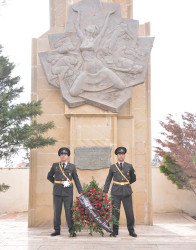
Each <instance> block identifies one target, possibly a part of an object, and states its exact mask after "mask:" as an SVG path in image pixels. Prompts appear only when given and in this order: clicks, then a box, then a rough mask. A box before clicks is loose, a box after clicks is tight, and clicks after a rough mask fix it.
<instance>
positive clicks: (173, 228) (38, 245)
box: [0, 213, 196, 250]
mask: <svg viewBox="0 0 196 250" xmlns="http://www.w3.org/2000/svg"><path fill="white" fill-rule="evenodd" d="M27 216H28V215H27V213H11V214H5V215H0V250H8V249H9V250H15V249H16V250H38V249H39V250H53V249H55V250H60V249H61V250H62V249H71V250H76V249H77V250H83V249H93V250H96V249H100V250H102V249H103V250H106V249H107V250H108V249H118V250H119V249H134V250H137V249H140V250H147V249H148V250H149V249H153V250H155V249H156V250H157V249H158V250H166V249H167V250H171V249H175V250H181V249H183V250H185V249H186V250H193V249H194V250H196V221H195V220H194V219H192V218H191V217H189V216H188V215H186V214H183V213H179V214H172V213H166V214H155V215H154V225H153V226H145V225H137V226H136V233H137V234H138V238H132V237H130V236H129V235H128V231H127V229H126V227H120V230H119V235H118V236H117V237H116V238H111V237H110V236H109V234H108V233H105V236H104V237H101V236H99V235H98V234H94V236H93V237H92V236H89V235H88V231H87V230H85V231H82V232H81V233H78V234H77V237H76V238H69V236H68V235H69V234H68V232H67V229H66V227H65V226H64V227H63V228H62V231H61V235H60V236H56V237H50V236H49V235H50V233H51V232H53V228H52V227H48V226H44V227H37V228H28V226H27Z"/></svg>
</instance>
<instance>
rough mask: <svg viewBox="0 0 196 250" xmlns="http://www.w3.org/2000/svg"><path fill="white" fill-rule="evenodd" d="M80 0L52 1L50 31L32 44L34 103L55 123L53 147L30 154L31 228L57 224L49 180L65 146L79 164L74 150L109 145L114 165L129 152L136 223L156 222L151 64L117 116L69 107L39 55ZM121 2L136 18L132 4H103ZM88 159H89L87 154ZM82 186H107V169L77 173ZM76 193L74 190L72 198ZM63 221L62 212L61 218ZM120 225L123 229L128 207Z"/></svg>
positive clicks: (126, 14)
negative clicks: (121, 150) (122, 151)
mask: <svg viewBox="0 0 196 250" xmlns="http://www.w3.org/2000/svg"><path fill="white" fill-rule="evenodd" d="M77 2H78V1H74V0H73V1H65V0H50V29H49V31H47V32H46V33H45V34H43V35H42V36H41V37H39V38H38V39H33V41H32V100H39V99H42V100H43V102H42V109H43V115H41V116H40V117H38V118H37V120H38V121H39V122H47V121H54V123H55V126H56V128H55V129H53V130H50V131H49V132H48V134H47V136H52V137H55V138H56V139H57V140H58V142H57V143H56V144H55V145H54V146H49V147H45V148H43V149H33V150H31V168H30V187H29V226H39V225H52V224H53V200H52V199H53V197H52V184H51V183H50V182H49V181H48V180H47V179H46V177H47V173H48V171H49V169H50V167H51V166H52V163H53V162H57V161H59V157H58V155H57V151H58V149H59V148H60V147H63V146H66V147H69V148H70V150H71V156H70V162H73V163H74V161H75V156H74V150H75V149H76V148H80V147H81V148H83V147H96V146H99V147H107V148H108V147H109V148H110V149H111V158H110V161H111V163H114V162H115V161H116V157H115V155H114V150H115V148H116V147H118V146H125V147H126V148H127V154H126V161H127V162H130V163H132V164H133V166H134V168H135V170H136V175H137V181H136V182H135V183H134V184H132V188H133V204H134V214H135V218H136V224H152V222H153V218H152V192H151V131H150V117H151V116H150V63H149V64H148V71H147V77H146V80H145V82H144V83H143V84H140V85H137V86H134V87H132V98H131V100H130V101H128V102H127V103H126V104H125V105H124V106H123V108H121V109H120V111H119V112H113V111H110V110H104V109H102V108H99V107H98V106H92V105H91V104H84V105H82V106H78V107H69V106H68V105H67V104H65V102H64V101H63V98H62V93H61V92H60V90H59V88H57V87H55V86H53V85H49V84H48V81H47V78H46V76H45V73H44V70H43V68H42V66H41V62H40V58H39V56H38V53H40V52H47V51H49V50H50V44H49V40H48V35H49V34H58V33H63V32H64V30H65V22H66V18H67V14H68V10H69V7H70V5H71V4H73V3H77ZM105 2H108V3H119V4H120V5H121V9H122V17H123V18H132V0H119V1H105ZM139 35H140V36H149V35H150V24H149V23H146V24H143V25H140V26H139ZM86 157H88V155H87V156H86ZM77 171H78V175H79V178H80V181H81V184H83V183H88V182H90V181H91V178H92V176H94V177H95V178H96V180H97V182H98V183H99V184H100V186H102V185H104V182H105V179H106V176H107V174H108V171H109V168H102V169H95V170H93V169H79V168H78V169H77ZM76 195H77V192H76V188H75V191H74V196H76ZM62 215H63V216H62V219H63V221H64V214H62ZM120 224H121V225H123V224H124V225H125V224H126V219H125V214H124V209H122V210H121V218H120Z"/></svg>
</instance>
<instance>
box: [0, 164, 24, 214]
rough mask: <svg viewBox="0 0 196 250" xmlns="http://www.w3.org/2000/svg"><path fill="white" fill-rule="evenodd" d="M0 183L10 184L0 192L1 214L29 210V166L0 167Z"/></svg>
mask: <svg viewBox="0 0 196 250" xmlns="http://www.w3.org/2000/svg"><path fill="white" fill-rule="evenodd" d="M0 183H1V184H2V183H5V184H6V185H9V186H10V188H9V189H8V190H7V191H6V192H0V214H2V213H7V212H23V211H27V210H28V198H29V192H28V190H29V168H28V167H25V168H0Z"/></svg>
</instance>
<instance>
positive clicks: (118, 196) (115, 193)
mask: <svg viewBox="0 0 196 250" xmlns="http://www.w3.org/2000/svg"><path fill="white" fill-rule="evenodd" d="M116 164H117V166H118V167H119V169H120V166H119V164H118V163H116ZM120 170H121V169H120ZM121 172H122V173H123V175H124V176H125V177H126V178H127V179H128V181H129V182H128V183H127V180H126V179H125V178H124V177H123V176H122V175H121V174H120V172H119V171H118V169H117V167H116V166H115V164H113V165H111V167H110V170H109V174H108V176H107V178H106V182H105V185H104V192H105V193H108V190H109V187H110V183H111V181H112V179H113V184H112V189H111V195H112V197H113V205H114V207H116V208H118V209H120V205H121V201H122V203H123V206H124V209H125V214H126V219H127V228H128V231H129V233H130V235H132V234H133V233H134V214H133V206H132V193H133V191H132V188H131V186H130V184H131V183H133V182H135V181H136V174H135V170H134V168H133V166H132V165H131V164H129V163H127V162H124V163H123V167H122V170H121ZM115 182H116V183H115ZM126 183H127V184H126ZM113 214H114V215H115V216H116V218H117V220H118V221H119V217H120V213H119V212H118V211H116V210H113ZM118 229H119V227H118V226H117V225H113V234H114V235H118ZM134 234H135V233H134ZM132 236H133V235H132ZM136 236H137V235H136V234H135V236H134V237H136Z"/></svg>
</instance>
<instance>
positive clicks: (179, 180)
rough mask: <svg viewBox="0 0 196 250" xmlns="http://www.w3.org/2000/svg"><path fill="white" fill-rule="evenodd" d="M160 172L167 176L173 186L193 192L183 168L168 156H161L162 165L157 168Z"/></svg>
mask: <svg viewBox="0 0 196 250" xmlns="http://www.w3.org/2000/svg"><path fill="white" fill-rule="evenodd" d="M159 168H160V172H161V173H163V174H164V175H166V176H167V178H168V179H169V180H170V181H171V182H172V183H174V184H176V186H177V188H178V189H187V190H190V191H193V192H194V194H195V195H196V192H195V190H194V189H193V187H192V185H191V183H190V181H189V178H188V176H187V175H186V174H185V173H184V171H183V168H182V167H181V166H180V165H178V164H177V163H176V160H175V159H172V157H170V156H169V155H164V156H163V164H162V165H160V166H159Z"/></svg>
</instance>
